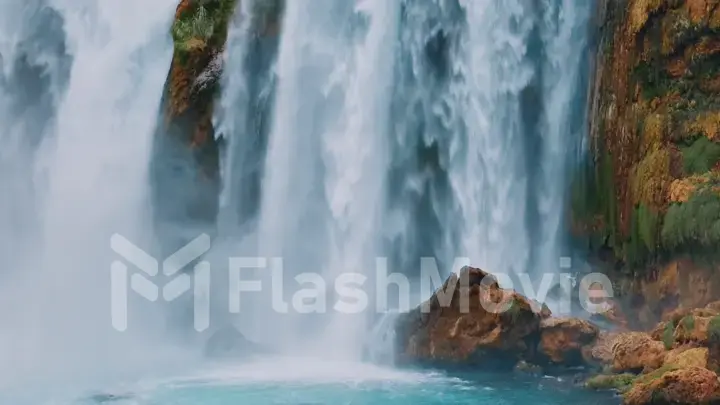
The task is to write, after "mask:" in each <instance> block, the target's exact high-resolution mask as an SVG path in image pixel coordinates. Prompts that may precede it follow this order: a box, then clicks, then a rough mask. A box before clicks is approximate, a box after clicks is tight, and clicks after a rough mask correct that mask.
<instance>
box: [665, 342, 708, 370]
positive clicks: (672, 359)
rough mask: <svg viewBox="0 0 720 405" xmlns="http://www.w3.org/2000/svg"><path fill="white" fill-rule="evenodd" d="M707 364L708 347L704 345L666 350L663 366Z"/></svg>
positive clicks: (703, 365) (697, 365)
mask: <svg viewBox="0 0 720 405" xmlns="http://www.w3.org/2000/svg"><path fill="white" fill-rule="evenodd" d="M707 364H708V349H707V348H706V347H695V348H690V347H679V348H677V349H673V350H671V351H669V352H667V354H666V355H665V363H664V366H669V367H675V368H687V367H701V368H707Z"/></svg>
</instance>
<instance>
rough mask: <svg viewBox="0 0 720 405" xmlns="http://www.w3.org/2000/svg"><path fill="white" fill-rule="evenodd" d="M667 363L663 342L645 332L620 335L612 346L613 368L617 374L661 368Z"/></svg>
mask: <svg viewBox="0 0 720 405" xmlns="http://www.w3.org/2000/svg"><path fill="white" fill-rule="evenodd" d="M664 361H665V347H664V346H663V344H662V342H658V341H657V340H653V338H652V337H651V336H650V335H649V334H647V333H644V332H626V333H620V334H618V335H617V336H616V337H615V340H614V343H613V346H612V368H613V371H615V372H616V373H621V372H640V371H642V370H654V369H657V368H660V367H661V366H662V365H663V363H664Z"/></svg>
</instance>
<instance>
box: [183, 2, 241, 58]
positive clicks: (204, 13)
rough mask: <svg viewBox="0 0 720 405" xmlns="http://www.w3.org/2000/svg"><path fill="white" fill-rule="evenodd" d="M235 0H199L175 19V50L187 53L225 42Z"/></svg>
mask: <svg viewBox="0 0 720 405" xmlns="http://www.w3.org/2000/svg"><path fill="white" fill-rule="evenodd" d="M234 7H235V0H214V1H209V0H204V1H198V2H197V3H196V4H195V5H194V6H193V7H191V8H190V9H189V10H188V11H186V12H184V13H183V14H181V15H180V16H179V18H177V19H176V20H175V22H174V23H173V26H172V37H173V41H174V42H175V50H176V51H177V52H179V53H181V54H182V53H187V52H191V51H193V50H200V49H204V48H205V47H207V46H220V45H221V44H222V43H224V42H225V37H226V36H227V26H228V24H229V21H230V17H231V16H232V13H233V10H234Z"/></svg>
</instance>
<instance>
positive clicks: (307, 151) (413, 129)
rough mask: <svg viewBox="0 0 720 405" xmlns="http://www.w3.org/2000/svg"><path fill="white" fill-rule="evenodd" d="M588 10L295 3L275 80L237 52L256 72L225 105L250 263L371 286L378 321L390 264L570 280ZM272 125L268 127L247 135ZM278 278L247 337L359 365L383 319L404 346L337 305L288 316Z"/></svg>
mask: <svg viewBox="0 0 720 405" xmlns="http://www.w3.org/2000/svg"><path fill="white" fill-rule="evenodd" d="M589 10H590V7H589V6H588V5H578V4H575V3H572V2H570V1H569V0H545V1H542V2H527V1H523V0H395V1H387V0H385V1H374V0H364V1H360V0H358V1H354V2H348V1H340V0H314V1H313V2H312V5H311V4H310V3H309V2H308V1H300V0H297V1H288V2H287V5H286V9H285V12H284V16H283V25H282V30H281V35H280V40H279V42H280V43H279V47H278V48H277V50H276V51H277V56H276V58H277V60H276V61H274V59H273V58H272V57H267V55H265V56H266V57H265V59H263V60H264V62H263V64H264V66H275V71H274V73H275V76H274V77H268V76H261V75H259V73H258V71H255V72H251V71H250V70H249V69H248V68H247V66H248V63H249V62H248V61H249V60H251V59H252V56H250V54H249V53H248V45H247V43H246V42H244V41H239V42H235V43H231V44H232V45H231V46H230V47H229V50H228V52H229V60H230V61H233V60H236V61H241V63H239V62H237V63H233V64H232V66H234V67H233V68H232V70H231V72H230V73H227V75H230V76H229V78H230V79H229V80H227V81H226V82H225V85H224V88H223V100H234V101H232V102H231V103H229V104H224V107H223V116H224V121H223V122H224V124H223V126H222V127H223V128H224V130H223V132H224V136H227V137H229V139H230V147H229V151H228V154H229V156H230V158H228V159H229V161H230V162H233V163H228V164H227V165H226V166H225V167H226V168H227V170H226V172H225V175H224V176H225V184H226V190H225V194H224V195H225V197H227V199H226V200H225V203H226V204H227V207H229V209H230V210H239V211H240V212H241V213H242V214H241V215H240V217H241V218H240V219H234V220H233V221H232V222H231V223H232V225H231V226H230V227H231V228H233V227H235V228H238V227H239V228H238V229H241V232H240V233H241V234H242V236H241V239H242V240H243V242H244V243H243V244H242V246H243V248H242V249H241V250H243V252H257V253H258V254H259V255H260V256H262V257H280V258H282V269H283V270H284V279H283V283H282V284H283V285H282V286H279V287H292V288H295V289H297V288H298V284H301V282H300V280H296V279H294V277H295V276H298V275H300V274H301V273H303V272H319V273H320V274H321V275H322V278H323V280H322V281H323V282H324V284H325V286H326V287H329V288H332V283H333V282H334V280H335V279H336V277H338V276H339V275H341V274H343V273H349V272H354V273H360V274H362V275H364V276H366V277H367V280H366V281H367V282H366V283H365V284H364V287H365V288H364V291H365V292H366V293H367V298H368V299H369V304H370V307H371V308H372V309H375V307H374V306H373V304H374V302H373V298H374V297H373V295H374V293H375V291H374V290H373V288H374V287H373V286H374V280H373V278H374V275H375V273H374V270H375V265H376V262H375V259H376V258H378V257H381V258H387V259H388V264H389V269H388V270H389V271H391V272H401V273H404V274H406V275H408V276H410V277H413V278H417V277H418V276H419V274H418V273H419V272H418V269H419V263H420V258H421V257H426V256H429V257H434V258H436V259H438V261H439V264H440V265H441V268H442V269H443V270H444V271H445V272H446V273H447V272H449V271H451V270H452V268H451V265H452V264H453V263H454V259H456V258H458V257H466V258H469V260H470V263H472V264H473V265H475V266H479V267H482V268H484V269H486V270H489V271H491V272H496V273H510V274H512V273H529V274H530V275H531V278H532V279H533V281H535V282H537V281H538V280H539V278H540V276H541V275H542V274H543V273H544V272H557V271H558V270H559V269H558V263H559V259H560V256H561V255H562V254H563V251H564V250H563V242H564V241H563V239H564V238H563V232H562V229H564V228H563V227H564V223H563V219H564V213H565V205H564V202H565V199H566V189H567V183H568V176H567V174H566V172H567V171H568V170H569V166H570V163H571V162H570V157H571V156H573V154H574V153H575V148H576V145H577V144H578V142H579V139H580V138H581V137H582V131H583V126H582V122H583V118H582V113H581V112H580V110H579V107H577V106H579V105H581V104H582V102H583V100H584V95H583V94H582V92H583V90H584V87H583V86H582V83H581V82H582V79H583V75H582V73H581V72H582V71H581V69H582V68H583V67H585V64H584V60H585V56H586V55H585V52H586V49H587V32H585V30H586V25H587V20H588V18H589V13H590V11H589ZM245 41H247V40H245ZM273 50H274V49H273ZM229 69H230V68H229ZM240 72H243V74H244V75H245V76H242V77H241V76H237V75H239V73H240ZM238 78H239V79H238ZM248 83H251V84H252V83H255V84H254V86H255V88H256V90H253V91H250V90H249V87H248V85H247V84H248ZM258 83H261V84H262V85H260V86H258ZM258 87H259V88H263V89H269V90H268V91H267V92H260V91H258V90H257V88H258ZM260 94H262V95H263V98H262V100H263V104H262V106H260V105H259V104H258V103H257V102H256V101H255V100H257V99H258V97H259V95H260ZM268 104H270V106H268ZM230 111H233V114H234V116H233V118H232V119H231V121H232V123H233V125H228V124H227V121H228V120H229V119H230V118H228V117H230V116H231V113H230ZM248 111H252V113H251V114H248ZM258 111H261V113H259V112H258ZM268 111H271V114H272V121H271V122H272V124H271V126H270V129H269V131H264V130H258V127H257V126H256V125H249V124H248V122H250V121H252V120H253V119H257V118H256V117H258V116H262V117H265V119H266V118H267V116H268ZM253 117H255V118H253ZM238 162H240V163H238ZM258 162H262V165H258V164H257V163H258ZM259 166H260V167H259ZM241 179H243V180H244V181H243V180H241ZM248 207H252V208H248ZM225 218H227V217H223V219H222V220H221V221H223V222H225V221H226V219H225ZM271 265H273V266H275V267H273V268H274V269H276V270H277V266H278V265H279V262H276V261H271ZM271 267H272V266H271ZM455 270H457V269H455ZM273 274H274V273H273V271H271V270H270V269H263V270H258V271H256V272H255V273H254V274H253V276H254V277H255V278H254V279H255V280H261V281H262V284H263V286H265V287H264V288H266V289H267V290H263V291H264V292H263V293H255V294H256V295H255V296H254V297H252V298H247V301H245V302H246V303H247V305H246V306H244V307H243V308H246V310H245V311H243V312H242V314H241V317H240V318H241V319H242V325H243V328H244V330H243V332H244V333H247V334H249V335H251V336H253V337H254V338H256V339H260V340H262V341H266V342H269V343H271V344H274V345H276V346H278V347H286V348H287V347H303V348H305V349H306V348H307V347H308V344H307V342H310V344H309V346H310V347H311V348H314V349H316V350H318V351H321V352H323V353H325V354H329V355H331V356H333V357H348V358H356V357H357V355H358V348H360V347H361V346H362V343H363V342H365V341H366V339H367V336H366V335H368V331H370V330H371V328H370V327H369V325H368V322H369V321H372V320H373V318H374V319H380V322H381V324H382V325H381V326H377V327H376V328H375V330H376V331H378V330H380V331H383V332H382V333H383V334H385V333H386V332H387V323H388V322H389V321H388V319H391V317H390V316H388V315H380V314H369V313H363V314H352V315H351V314H338V313H337V311H335V312H334V310H333V304H334V303H335V301H333V300H332V299H333V298H336V297H335V296H334V295H333V294H328V296H327V297H324V298H328V301H327V303H326V309H327V311H328V313H327V314H313V315H310V314H308V315H304V316H302V317H301V316H299V315H301V314H298V313H297V312H298V311H294V310H293V309H292V308H290V309H289V312H290V313H287V314H283V313H278V311H277V308H276V307H274V306H273V303H272V302H271V301H272V297H271V295H272V294H271V292H270V291H269V286H268V283H269V282H270V280H271V278H272V276H273ZM446 275H447V274H446ZM304 281H305V282H306V283H309V284H313V283H316V282H317V280H313V279H307V278H306V279H304ZM555 282H557V279H555ZM534 286H535V287H537V284H535V285H534ZM273 287H278V286H273ZM515 287H516V288H519V285H516V286H515ZM414 297H415V302H414V303H415V304H417V303H418V302H417V301H418V300H419V299H420V298H426V297H420V296H414ZM315 298H317V297H315ZM378 309H380V310H385V309H386V308H378ZM300 312H302V311H300ZM370 333H372V332H370ZM378 333H379V332H378ZM371 340H372V339H371ZM376 340H377V339H376Z"/></svg>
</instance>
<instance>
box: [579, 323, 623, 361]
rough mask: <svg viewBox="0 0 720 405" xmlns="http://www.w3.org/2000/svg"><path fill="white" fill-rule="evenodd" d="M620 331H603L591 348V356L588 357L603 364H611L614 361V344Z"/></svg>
mask: <svg viewBox="0 0 720 405" xmlns="http://www.w3.org/2000/svg"><path fill="white" fill-rule="evenodd" d="M619 335H620V334H619V333H612V332H605V331H601V332H600V333H598V337H597V339H595V342H594V343H593V345H592V348H591V349H590V358H589V359H586V360H587V361H590V362H595V363H598V364H601V365H611V364H612V362H613V352H612V350H613V345H614V344H615V340H616V339H617V337H618V336H619Z"/></svg>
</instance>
